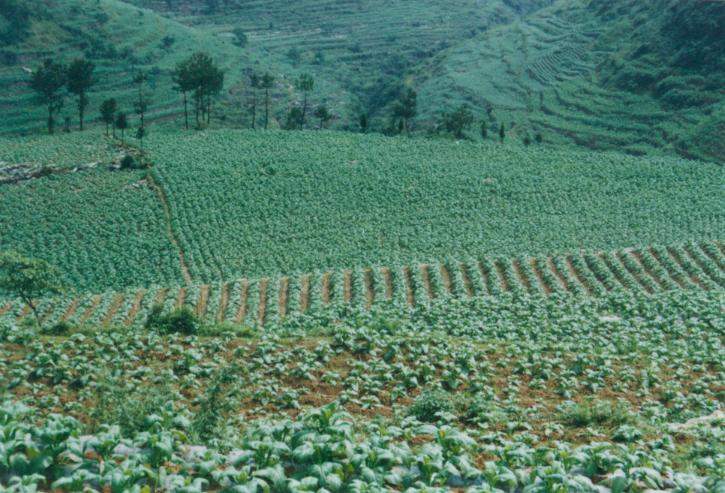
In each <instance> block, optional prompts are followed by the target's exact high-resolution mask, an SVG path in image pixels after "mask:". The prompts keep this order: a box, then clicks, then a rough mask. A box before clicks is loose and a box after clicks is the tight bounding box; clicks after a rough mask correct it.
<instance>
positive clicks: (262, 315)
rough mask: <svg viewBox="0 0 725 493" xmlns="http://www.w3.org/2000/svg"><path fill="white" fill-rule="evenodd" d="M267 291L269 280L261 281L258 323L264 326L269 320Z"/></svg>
mask: <svg viewBox="0 0 725 493" xmlns="http://www.w3.org/2000/svg"><path fill="white" fill-rule="evenodd" d="M267 289H269V279H267V278H264V279H262V280H260V281H259V305H258V306H257V321H259V325H261V326H263V325H264V322H265V319H266V318H267Z"/></svg>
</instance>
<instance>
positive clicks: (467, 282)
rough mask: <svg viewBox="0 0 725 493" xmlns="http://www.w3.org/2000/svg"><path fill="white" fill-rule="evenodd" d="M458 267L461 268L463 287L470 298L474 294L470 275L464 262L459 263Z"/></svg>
mask: <svg viewBox="0 0 725 493" xmlns="http://www.w3.org/2000/svg"><path fill="white" fill-rule="evenodd" d="M459 268H460V269H461V277H462V278H463V287H464V288H465V289H466V293H468V297H469V298H471V297H473V296H475V294H476V293H475V292H474V290H473V284H472V283H471V275H470V273H469V272H468V267H467V266H466V264H463V263H462V264H460V265H459Z"/></svg>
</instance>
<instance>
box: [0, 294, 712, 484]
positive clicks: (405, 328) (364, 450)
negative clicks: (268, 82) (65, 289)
mask: <svg viewBox="0 0 725 493" xmlns="http://www.w3.org/2000/svg"><path fill="white" fill-rule="evenodd" d="M723 301H724V300H723V296H722V291H720V292H712V293H704V292H703V293H700V294H693V293H683V292H679V293H671V294H663V295H659V296H656V297H645V298H642V297H640V296H619V295H618V296H613V297H608V298H603V299H595V298H588V299H583V300H577V299H573V298H572V299H570V300H569V302H561V301H558V302H546V301H543V300H542V301H539V302H535V303H531V302H529V301H524V302H516V301H515V300H513V299H510V298H508V299H507V298H502V299H500V300H499V301H492V300H486V301H485V302H480V301H470V302H466V303H457V302H449V303H445V304H437V305H435V306H432V307H429V308H428V307H425V308H419V309H417V310H416V311H414V312H410V313H404V312H401V311H400V310H398V309H391V310H387V311H385V312H376V313H372V314H365V313H363V312H359V313H348V314H347V318H346V322H344V323H339V322H330V320H332V319H320V318H316V317H306V318H303V319H297V320H289V321H288V322H287V323H286V324H285V325H282V326H275V327H270V328H269V330H268V331H266V333H265V334H264V335H263V336H261V337H260V338H258V339H255V340H252V341H249V340H244V339H238V338H235V337H234V336H233V335H232V333H228V334H226V335H220V336H217V337H212V338H199V337H195V336H161V335H158V334H155V333H149V332H145V331H130V332H129V331H126V330H124V331H98V330H94V331H93V332H91V333H87V334H80V333H78V334H75V335H72V336H70V337H63V338H42V337H40V338H39V337H38V336H37V335H34V334H30V333H27V332H25V331H23V329H17V328H13V327H6V328H4V329H3V330H2V331H0V341H3V342H0V355H2V356H3V357H2V358H0V377H2V378H0V393H2V392H3V391H4V392H5V396H6V399H7V400H6V403H5V404H3V406H2V408H1V409H2V410H1V411H0V430H2V433H0V443H1V444H2V447H0V454H2V455H0V459H2V460H0V475H2V477H3V478H4V479H3V481H5V482H6V484H7V483H8V482H9V483H10V484H14V485H15V486H13V488H15V489H14V490H11V491H31V490H27V489H22V484H26V485H29V484H39V485H45V486H46V488H47V486H49V485H53V488H61V487H62V488H65V490H66V491H79V490H80V489H81V487H82V485H86V486H89V487H92V488H96V489H101V488H103V487H107V488H112V491H124V490H125V489H128V488H132V487H136V488H140V487H141V486H142V485H145V484H148V485H155V486H156V487H161V488H164V489H165V490H168V491H178V492H182V491H185V492H191V491H204V490H211V491H218V490H220V489H221V490H224V491H230V492H232V491H265V489H264V488H270V491H276V492H287V491H290V492H293V491H310V490H312V491H318V488H320V487H322V486H324V487H325V488H326V489H327V490H328V491H339V492H346V491H390V490H391V489H393V490H400V489H404V490H405V491H410V492H414V491H450V490H451V489H452V488H453V487H463V488H468V491H470V492H482V491H485V492H493V491H504V492H514V491H520V490H521V488H526V491H536V492H542V493H549V492H552V493H553V492H561V491H580V492H594V491H612V492H627V493H630V492H631V493H635V492H642V491H644V490H645V489H648V488H650V489H651V488H654V489H666V490H671V491H678V492H684V491H703V492H704V491H712V492H717V491H720V489H721V488H722V484H723V479H724V478H723V463H722V457H723V453H725V450H723V447H722V445H723V440H722V438H723V436H722V427H721V424H722V415H721V413H720V414H718V409H720V408H721V407H722V402H723V396H722V386H723V380H722V375H723V366H722V365H723V361H725V358H724V357H723V356H724V355H723V345H722V336H723V331H724V330H725V326H723V318H722V316H721V313H720V305H721V304H722V302H723ZM422 334H424V335H425V337H421V335H422ZM11 356H12V357H11ZM418 395H425V396H426V397H425V398H424V399H428V402H429V403H430V404H435V401H431V398H434V399H438V398H440V397H441V396H444V395H447V396H448V397H449V400H450V402H451V403H453V405H452V406H451V405H444V406H440V405H438V404H435V405H434V406H429V407H428V408H429V409H433V408H434V407H440V408H441V410H443V411H445V412H441V413H438V414H437V415H433V416H430V415H428V414H425V415H423V416H421V417H425V419H430V420H431V421H432V423H429V424H425V423H422V422H420V421H418V420H417V419H415V418H414V416H411V414H413V415H414V414H415V413H416V410H418V409H420V405H419V402H420V401H419V400H415V397H416V396H418ZM13 402H15V403H16V404H13ZM19 403H22V404H24V405H25V406H28V408H26V407H22V405H21V404H19ZM89 403H92V405H89ZM52 413H60V415H58V414H52ZM372 416H376V417H374V418H372ZM718 416H720V417H718ZM693 418H700V419H695V420H693V421H690V420H691V419H693ZM702 418H704V419H702ZM111 423H113V424H117V425H118V426H108V425H107V424H111ZM114 458H115V459H114ZM13 478H14V479H13ZM594 485H598V486H600V487H604V488H606V489H604V490H602V489H597V488H596V487H595V486H594ZM436 488H440V489H436ZM494 488H496V489H494ZM132 491H135V490H132Z"/></svg>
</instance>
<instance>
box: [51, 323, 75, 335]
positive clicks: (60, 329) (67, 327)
mask: <svg viewBox="0 0 725 493" xmlns="http://www.w3.org/2000/svg"><path fill="white" fill-rule="evenodd" d="M74 328H75V327H74V326H73V324H71V323H70V322H68V321H66V320H61V321H60V322H58V323H56V324H55V325H52V326H51V327H48V328H47V329H44V330H43V333H45V334H47V335H51V336H62V335H66V334H68V333H69V332H70V331H72V330H73V329H74Z"/></svg>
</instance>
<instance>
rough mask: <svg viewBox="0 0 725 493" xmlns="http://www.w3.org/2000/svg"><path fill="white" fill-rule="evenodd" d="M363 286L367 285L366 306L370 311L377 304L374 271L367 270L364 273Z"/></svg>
mask: <svg viewBox="0 0 725 493" xmlns="http://www.w3.org/2000/svg"><path fill="white" fill-rule="evenodd" d="M363 276H364V277H363V284H364V285H365V306H366V307H367V309H368V310H369V309H370V308H371V307H372V306H373V303H375V286H373V282H374V281H373V271H371V270H370V269H365V271H364V272H363Z"/></svg>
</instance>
